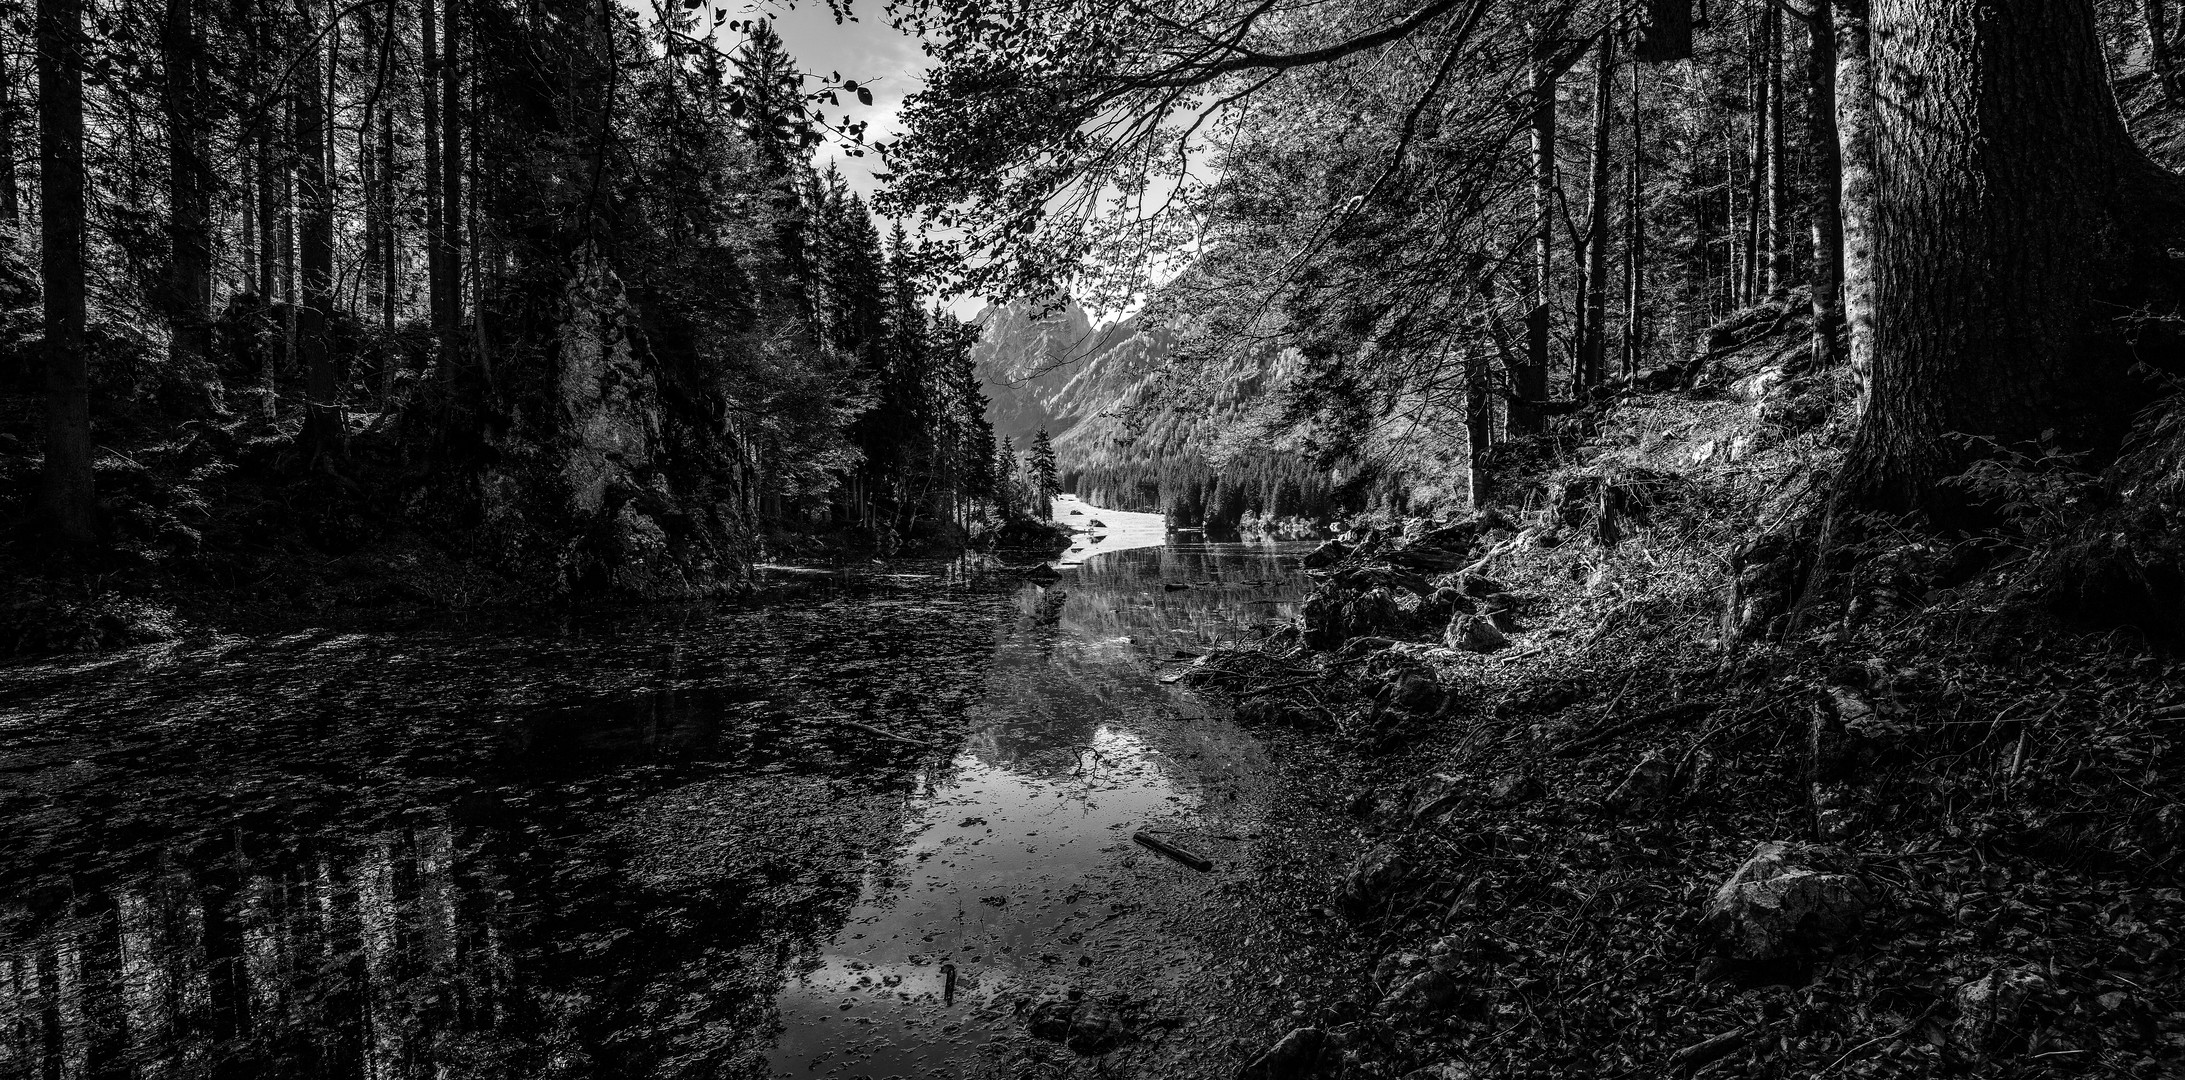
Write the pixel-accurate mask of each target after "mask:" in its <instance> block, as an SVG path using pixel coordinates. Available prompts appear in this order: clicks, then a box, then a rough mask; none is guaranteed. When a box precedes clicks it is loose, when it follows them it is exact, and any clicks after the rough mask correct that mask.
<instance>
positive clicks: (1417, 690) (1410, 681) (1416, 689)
mask: <svg viewBox="0 0 2185 1080" xmlns="http://www.w3.org/2000/svg"><path fill="white" fill-rule="evenodd" d="M1376 696H1377V697H1379V698H1380V699H1381V700H1382V702H1383V703H1385V704H1386V705H1388V707H1389V708H1392V709H1397V710H1399V711H1402V712H1407V713H1411V714H1413V715H1415V716H1432V715H1434V714H1435V713H1438V712H1440V711H1441V709H1442V705H1443V704H1444V703H1446V702H1447V701H1448V700H1449V692H1448V691H1447V690H1444V689H1443V688H1442V685H1441V683H1439V682H1436V681H1435V680H1434V679H1432V678H1431V677H1428V676H1426V675H1420V674H1410V675H1405V676H1403V677H1402V678H1399V679H1398V680H1396V681H1395V682H1392V683H1389V684H1388V685H1387V686H1385V687H1383V688H1382V689H1381V691H1380V693H1379V694H1377V695H1376Z"/></svg>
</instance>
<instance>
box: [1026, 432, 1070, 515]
mask: <svg viewBox="0 0 2185 1080" xmlns="http://www.w3.org/2000/svg"><path fill="white" fill-rule="evenodd" d="M1028 468H1029V469H1030V471H1031V482H1032V484H1031V486H1032V507H1031V509H1032V513H1033V514H1035V515H1038V516H1046V515H1048V514H1050V513H1052V512H1053V511H1052V509H1051V508H1052V507H1053V506H1054V501H1055V496H1057V495H1060V494H1061V493H1062V475H1061V472H1060V470H1058V469H1057V468H1056V466H1055V444H1054V443H1053V442H1052V441H1050V440H1049V439H1048V438H1047V429H1046V428H1041V429H1039V434H1037V435H1034V436H1032V454H1031V460H1030V462H1029V464H1028Z"/></svg>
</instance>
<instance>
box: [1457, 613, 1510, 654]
mask: <svg viewBox="0 0 2185 1080" xmlns="http://www.w3.org/2000/svg"><path fill="white" fill-rule="evenodd" d="M1442 643H1443V644H1444V645H1447V646H1448V647H1450V648H1452V649H1455V650H1457V651H1458V652H1475V653H1484V652H1493V651H1495V650H1496V649H1499V648H1502V647H1503V646H1505V645H1508V644H1509V643H1510V639H1509V638H1508V637H1506V636H1504V634H1503V633H1502V631H1501V630H1500V629H1497V628H1496V626H1495V624H1494V622H1493V621H1492V620H1490V619H1488V618H1485V617H1482V616H1479V615H1457V616H1454V617H1452V618H1451V619H1450V620H1449V629H1448V630H1446V631H1444V632H1443V633H1442Z"/></svg>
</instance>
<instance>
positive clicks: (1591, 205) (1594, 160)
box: [1573, 31, 1616, 391]
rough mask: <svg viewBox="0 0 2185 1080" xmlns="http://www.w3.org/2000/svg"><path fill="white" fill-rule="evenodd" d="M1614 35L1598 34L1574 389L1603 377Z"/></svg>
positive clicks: (1588, 385) (1614, 95)
mask: <svg viewBox="0 0 2185 1080" xmlns="http://www.w3.org/2000/svg"><path fill="white" fill-rule="evenodd" d="M1615 97H1616V37H1615V35H1614V34H1612V33H1609V32H1607V31H1603V32H1602V33H1601V44H1600V46H1599V51H1598V52H1597V53H1596V54H1595V57H1594V62H1593V147H1592V152H1591V157H1590V160H1589V161H1588V163H1587V164H1588V171H1589V173H1590V175H1589V176H1588V178H1587V193H1588V194H1587V196H1586V259H1585V297H1584V315H1583V318H1582V320H1581V323H1580V327H1579V330H1580V334H1579V339H1578V341H1579V344H1578V364H1577V369H1576V372H1575V374H1576V378H1575V379H1574V380H1573V381H1574V383H1575V384H1576V386H1575V389H1578V390H1581V391H1582V390H1584V389H1585V388H1587V387H1591V386H1596V385H1599V384H1600V382H1601V380H1602V379H1603V378H1605V377H1606V376H1607V371H1606V368H1607V356H1608V216H1609V201H1610V194H1611V189H1610V188H1609V175H1608V158H1609V145H1608V139H1609V131H1610V129H1611V128H1612V127H1614V126H1615V117H1616V112H1615V108H1614V104H1615Z"/></svg>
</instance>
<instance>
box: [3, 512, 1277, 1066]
mask: <svg viewBox="0 0 2185 1080" xmlns="http://www.w3.org/2000/svg"><path fill="white" fill-rule="evenodd" d="M1294 555H1295V551H1294V550H1293V549H1274V548H1245V547H1241V546H1234V545H1229V546H1201V547H1197V548H1182V549H1178V548H1165V547H1155V548H1144V549H1139V550H1132V551H1125V552H1121V553H1117V554H1110V555H1105V556H1103V557H1101V558H1099V559H1095V560H1093V561H1092V562H1090V563H1088V564H1086V565H1084V566H1082V567H1078V568H1076V569H1075V570H1072V571H1067V572H1066V573H1065V576H1064V578H1063V579H1062V580H1061V581H1059V582H1056V583H1053V584H1052V585H1048V586H1041V585H1031V584H1022V583H1012V582H1009V581H1006V580H997V579H996V578H995V577H994V576H992V575H985V576H973V577H970V578H965V577H964V576H962V575H960V574H952V573H948V572H944V571H943V570H942V569H941V568H929V569H926V570H920V571H918V572H915V573H897V574H895V575H892V576H890V577H888V578H885V579H866V580H863V581H860V582H851V583H847V584H843V583H837V584H836V585H830V586H828V587H825V588H821V589H818V590H815V591H814V592H813V593H811V594H809V595H807V596H805V597H803V598H801V599H797V600H793V601H778V602H771V603H768V604H765V605H758V606H721V607H715V608H704V609H692V610H688V611H682V612H676V613H668V614H658V613H653V614H645V615H641V616H634V617H621V618H614V619H604V620H601V619H594V620H577V621H572V622H569V623H566V624H562V625H556V626H551V627H546V628H539V627H534V626H523V625H518V626H474V627H470V628H455V629H450V628H448V627H445V626H442V627H435V628H429V629H423V630H417V631H409V632H402V633H373V634H332V633H327V632H310V633H304V634H295V635H289V636H286V637H280V638H273V639H267V640H259V641H242V640H240V639H236V638H213V639H207V640H199V641H191V642H185V643H183V644H181V645H178V646H162V647H159V648H154V649H145V650H138V651H136V652H134V653H131V654H129V655H127V656H124V657H121V658H119V659H116V658H101V659H97V660H71V661H63V662H53V663H47V664H38V665H27V666H19V667H15V668H9V669H0V740H4V742H0V821H4V822H5V826H6V827H5V830H4V837H0V1077H8V1078H13V1077H33V1076H35V1077H65V1078H76V1077H99V1076H129V1075H145V1076H155V1075H156V1076H163V1077H186V1076H200V1075H215V1074H217V1075H222V1076H297V1075H310V1076H361V1077H371V1078H383V1077H412V1076H420V1077H421V1076H427V1075H431V1076H449V1077H497V1076H504V1075H525V1076H531V1075H541V1074H551V1075H559V1076H576V1077H589V1076H764V1075H782V1074H792V1075H805V1074H811V1075H823V1074H836V1073H842V1074H844V1075H857V1074H861V1073H865V1072H870V1073H871V1074H872V1075H875V1076H880V1075H887V1074H889V1073H895V1072H901V1073H904V1074H906V1075H909V1074H913V1073H923V1072H925V1071H927V1070H930V1069H935V1068H944V1067H945V1068H946V1069H948V1070H949V1071H950V1073H951V1075H955V1074H959V1073H962V1074H972V1075H985V1074H995V1075H999V1074H1001V1073H1003V1072H1005V1071H1006V1068H1007V1061H1006V1060H1004V1058H1006V1056H1007V1051H1006V1047H1005V1045H1004V1044H1005V1043H1006V1042H1007V1040H1006V1039H1004V1038H1003V1036H1004V1035H1008V1036H1009V1037H1011V1038H1014V1037H1017V1036H1015V1035H1013V1034H1012V1033H1013V1031H1014V1029H1013V1027H1012V1020H1011V1013H1010V1002H1011V1000H1012V995H1014V994H1020V993H1030V992H1036V991H1039V990H1042V989H1046V988H1053V987H1059V986H1061V985H1064V984H1066V983H1067V984H1071V985H1077V984H1081V983H1083V982H1085V980H1087V979H1090V978H1094V977H1097V978H1099V979H1104V980H1110V981H1118V982H1127V983H1128V984H1129V985H1132V986H1134V987H1136V988H1137V991H1138V992H1142V993H1150V994H1155V995H1158V994H1160V993H1162V992H1178V993H1180V992H1182V981H1181V980H1182V978H1183V975H1184V974H1185V973H1186V972H1189V971H1192V970H1196V968H1197V967H1201V966H1204V963H1203V961H1204V960H1205V958H1204V957H1203V956H1201V955H1200V953H1201V952H1202V951H1203V949H1202V947H1201V946H1199V945H1197V944H1195V943H1194V942H1193V941H1192V940H1191V938H1190V937H1189V935H1187V934H1177V933H1172V932H1171V928H1172V927H1173V925H1175V924H1176V921H1177V920H1178V919H1180V918H1183V917H1184V915H1185V914H1186V913H1196V912H1199V911H1201V909H1205V908H1206V907H1207V905H1209V904H1211V903H1214V902H1215V898H1214V895H1213V893H1212V892H1211V891H1210V889H1211V886H1210V879H1209V878H1207V877H1203V876H1201V875H1196V874H1193V873H1191V872H1189V871H1185V870H1182V869H1180V868H1177V867H1175V866H1173V865H1172V864H1169V863H1167V862H1165V861H1163V860H1161V859H1159V858H1158V857H1155V856H1152V855H1150V854H1148V853H1144V852H1142V851H1139V850H1138V849H1135V848H1134V847H1132V845H1130V844H1129V843H1128V840H1129V837H1130V833H1131V830H1132V829H1135V828H1139V827H1151V828H1156V829H1163V830H1171V831H1175V832H1177V833H1178V834H1179V835H1185V836H1191V837H1196V839H1193V840H1192V843H1193V844H1194V845H1195V846H1197V847H1200V848H1204V849H1205V850H1206V853H1208V854H1210V855H1212V856H1214V857H1216V858H1218V859H1226V860H1234V859H1235V858H1236V857H1237V856H1238V854H1239V853H1240V852H1241V851H1242V850H1243V848H1244V846H1245V845H1247V844H1248V843H1249V839H1248V838H1249V837H1250V836H1251V835H1252V834H1253V833H1254V832H1255V830H1257V829H1258V828H1259V827H1260V819H1261V817H1262V816H1263V814H1264V812H1265V810H1266V806H1267V802H1266V800H1265V798H1264V797H1263V796H1262V795H1260V794H1257V792H1259V791H1260V790H1261V789H1263V788H1264V787H1265V785H1266V783H1267V781H1266V779H1265V776H1264V774H1266V773H1267V771H1268V767H1267V763H1266V759H1265V753H1264V751H1263V750H1262V749H1261V748H1260V746H1259V744H1258V742H1257V740H1256V739H1254V738H1253V737H1252V736H1250V735H1248V734H1246V733H1244V732H1242V731H1240V730H1238V729H1236V728H1235V727H1234V726H1232V725H1229V724H1228V723H1226V722H1225V721H1222V720H1219V719H1208V718H1206V717H1205V714H1206V709H1205V707H1204V706H1203V704H1201V703H1199V702H1196V701H1193V700H1191V699H1189V698H1188V697H1186V696H1184V695H1182V694H1181V693H1180V692H1179V691H1176V690H1174V689H1173V688H1171V687H1167V686H1164V685H1162V684H1161V683H1160V682H1159V681H1158V678H1157V675H1158V672H1159V668H1158V667H1157V665H1155V664H1154V663H1153V661H1155V660H1159V659H1163V658H1166V657H1169V656H1170V655H1172V654H1173V653H1174V652H1175V651H1176V650H1178V649H1186V650H1195V649H1199V648H1203V647H1205V646H1207V645H1210V644H1213V643H1217V642H1220V641H1224V640H1229V639H1232V638H1235V637H1238V636H1240V635H1247V634H1252V633H1256V632H1257V629H1256V628H1258V627H1260V626H1263V625H1264V624H1267V623H1270V622H1272V621H1274V620H1277V619H1280V618H1282V617H1284V616H1285V615H1286V614H1288V612H1289V610H1290V605H1291V603H1292V602H1293V600H1294V598H1295V596H1296V595H1297V587H1296V584H1295V580H1294V575H1295V558H1294ZM1164 582H1166V583H1177V584H1188V585H1190V586H1191V587H1189V588H1184V589H1175V590H1171V589H1168V588H1166V587H1164ZM845 719H848V720H855V721H857V722H859V723H863V724H867V725H870V726H871V727H875V728H880V729H884V730H887V731H892V732H896V733H899V734H902V735H905V736H907V737H913V738H920V739H936V740H939V741H941V742H944V743H946V745H947V746H948V747H949V749H947V750H944V751H940V752H934V753H927V752H922V751H920V750H919V748H918V747H916V746H914V745H911V744H909V743H902V742H894V741H891V740H887V739H884V738H881V737H879V736H876V735H874V734H872V733H871V732H869V731H867V730H865V729H862V728H858V727H853V726H850V725H849V724H846V723H843V722H842V721H843V720H845ZM943 964H947V965H952V966H953V967H954V968H955V969H956V971H957V973H958V980H957V985H956V993H955V994H954V995H949V994H948V993H946V990H947V985H946V979H945V976H944V975H943V974H942V971H943V968H942V966H941V965H943ZM844 1070H847V1072H844Z"/></svg>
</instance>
